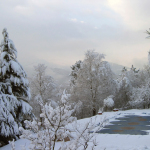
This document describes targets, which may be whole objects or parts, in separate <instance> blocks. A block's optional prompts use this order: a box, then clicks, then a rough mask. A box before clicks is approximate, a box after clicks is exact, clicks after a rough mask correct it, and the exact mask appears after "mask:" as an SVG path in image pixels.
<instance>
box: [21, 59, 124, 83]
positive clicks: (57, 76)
mask: <svg viewBox="0 0 150 150" xmlns="http://www.w3.org/2000/svg"><path fill="white" fill-rule="evenodd" d="M40 63H42V62H40ZM37 64H38V63H37ZM37 64H35V63H34V65H33V64H31V65H23V68H24V69H25V71H26V72H27V74H28V77H32V76H33V74H34V66H36V65H37ZM43 64H45V65H46V66H47V72H46V74H47V75H50V76H52V77H53V78H54V80H55V81H57V83H58V84H69V80H70V77H69V74H70V72H71V68H70V66H64V67H62V66H59V65H55V64H51V63H48V62H43ZM110 66H111V69H112V71H113V72H114V73H115V74H116V75H119V74H120V73H121V70H122V68H123V67H124V66H121V65H118V64H115V63H110Z"/></svg>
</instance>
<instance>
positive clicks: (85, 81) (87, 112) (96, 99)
mask: <svg viewBox="0 0 150 150" xmlns="http://www.w3.org/2000/svg"><path fill="white" fill-rule="evenodd" d="M104 58H105V55H104V54H99V53H97V52H95V51H93V50H88V51H87V52H86V53H85V59H84V60H83V62H82V64H81V63H80V64H81V65H80V68H78V70H77V71H76V74H77V75H76V76H77V78H76V82H75V85H74V86H73V87H72V91H71V95H72V101H76V102H78V101H81V102H82V110H81V114H80V116H83V117H85V116H92V115H96V113H97V111H98V109H99V107H100V106H101V107H103V99H104V98H106V97H107V96H108V95H111V94H114V91H115V86H114V85H115V82H114V80H113V72H112V70H111V68H110V65H109V63H108V62H106V61H103V59H104ZM74 66H76V64H75V65H74Z"/></svg>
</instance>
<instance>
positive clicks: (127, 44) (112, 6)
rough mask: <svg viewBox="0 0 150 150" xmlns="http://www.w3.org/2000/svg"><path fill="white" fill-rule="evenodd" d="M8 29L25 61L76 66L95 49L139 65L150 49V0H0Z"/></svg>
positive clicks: (0, 18) (1, 24)
mask: <svg viewBox="0 0 150 150" xmlns="http://www.w3.org/2000/svg"><path fill="white" fill-rule="evenodd" d="M4 27H6V28H7V30H8V33H9V38H10V39H12V40H13V41H14V43H15V46H16V48H17V50H18V60H19V62H20V63H21V64H22V65H26V66H28V65H29V66H30V65H33V64H34V65H36V63H39V62H41V61H43V62H44V61H45V62H49V63H52V64H56V65H60V66H71V65H73V64H74V63H75V62H76V61H78V60H83V59H84V54H85V52H86V50H88V49H95V51H97V52H99V53H104V54H106V60H107V61H109V62H113V63H117V64H120V65H123V66H127V67H130V66H131V65H132V64H134V66H135V67H137V68H139V67H142V66H143V65H144V64H146V63H147V54H148V51H149V49H150V39H146V37H147V35H146V34H145V33H144V32H145V31H146V30H148V29H149V28H150V0H0V30H1V31H2V30H3V28H4ZM1 31H0V32H1ZM0 39H3V37H2V34H0Z"/></svg>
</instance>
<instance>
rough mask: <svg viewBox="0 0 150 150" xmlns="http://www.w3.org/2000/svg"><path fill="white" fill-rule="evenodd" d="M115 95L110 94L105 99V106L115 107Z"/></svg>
mask: <svg viewBox="0 0 150 150" xmlns="http://www.w3.org/2000/svg"><path fill="white" fill-rule="evenodd" d="M113 97H114V96H113V95H110V96H108V97H107V98H106V99H104V107H105V108H106V109H107V108H113V106H114V100H113Z"/></svg>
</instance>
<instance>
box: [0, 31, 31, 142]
mask: <svg viewBox="0 0 150 150" xmlns="http://www.w3.org/2000/svg"><path fill="white" fill-rule="evenodd" d="M2 34H3V36H4V39H3V40H2V43H1V45H0V47H1V57H0V62H1V64H0V141H3V142H4V143H7V142H8V140H10V139H12V138H15V139H16V138H17V135H19V127H20V126H22V125H23V124H24V120H25V117H26V116H28V115H31V110H32V107H31V106H30V105H29V99H30V90H29V84H28V80H27V74H26V73H25V71H24V69H23V67H22V66H21V65H20V64H19V62H18V61H17V50H16V48H15V45H14V43H13V41H12V40H10V39H9V37H8V32H7V29H6V28H4V29H3V32H2Z"/></svg>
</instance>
